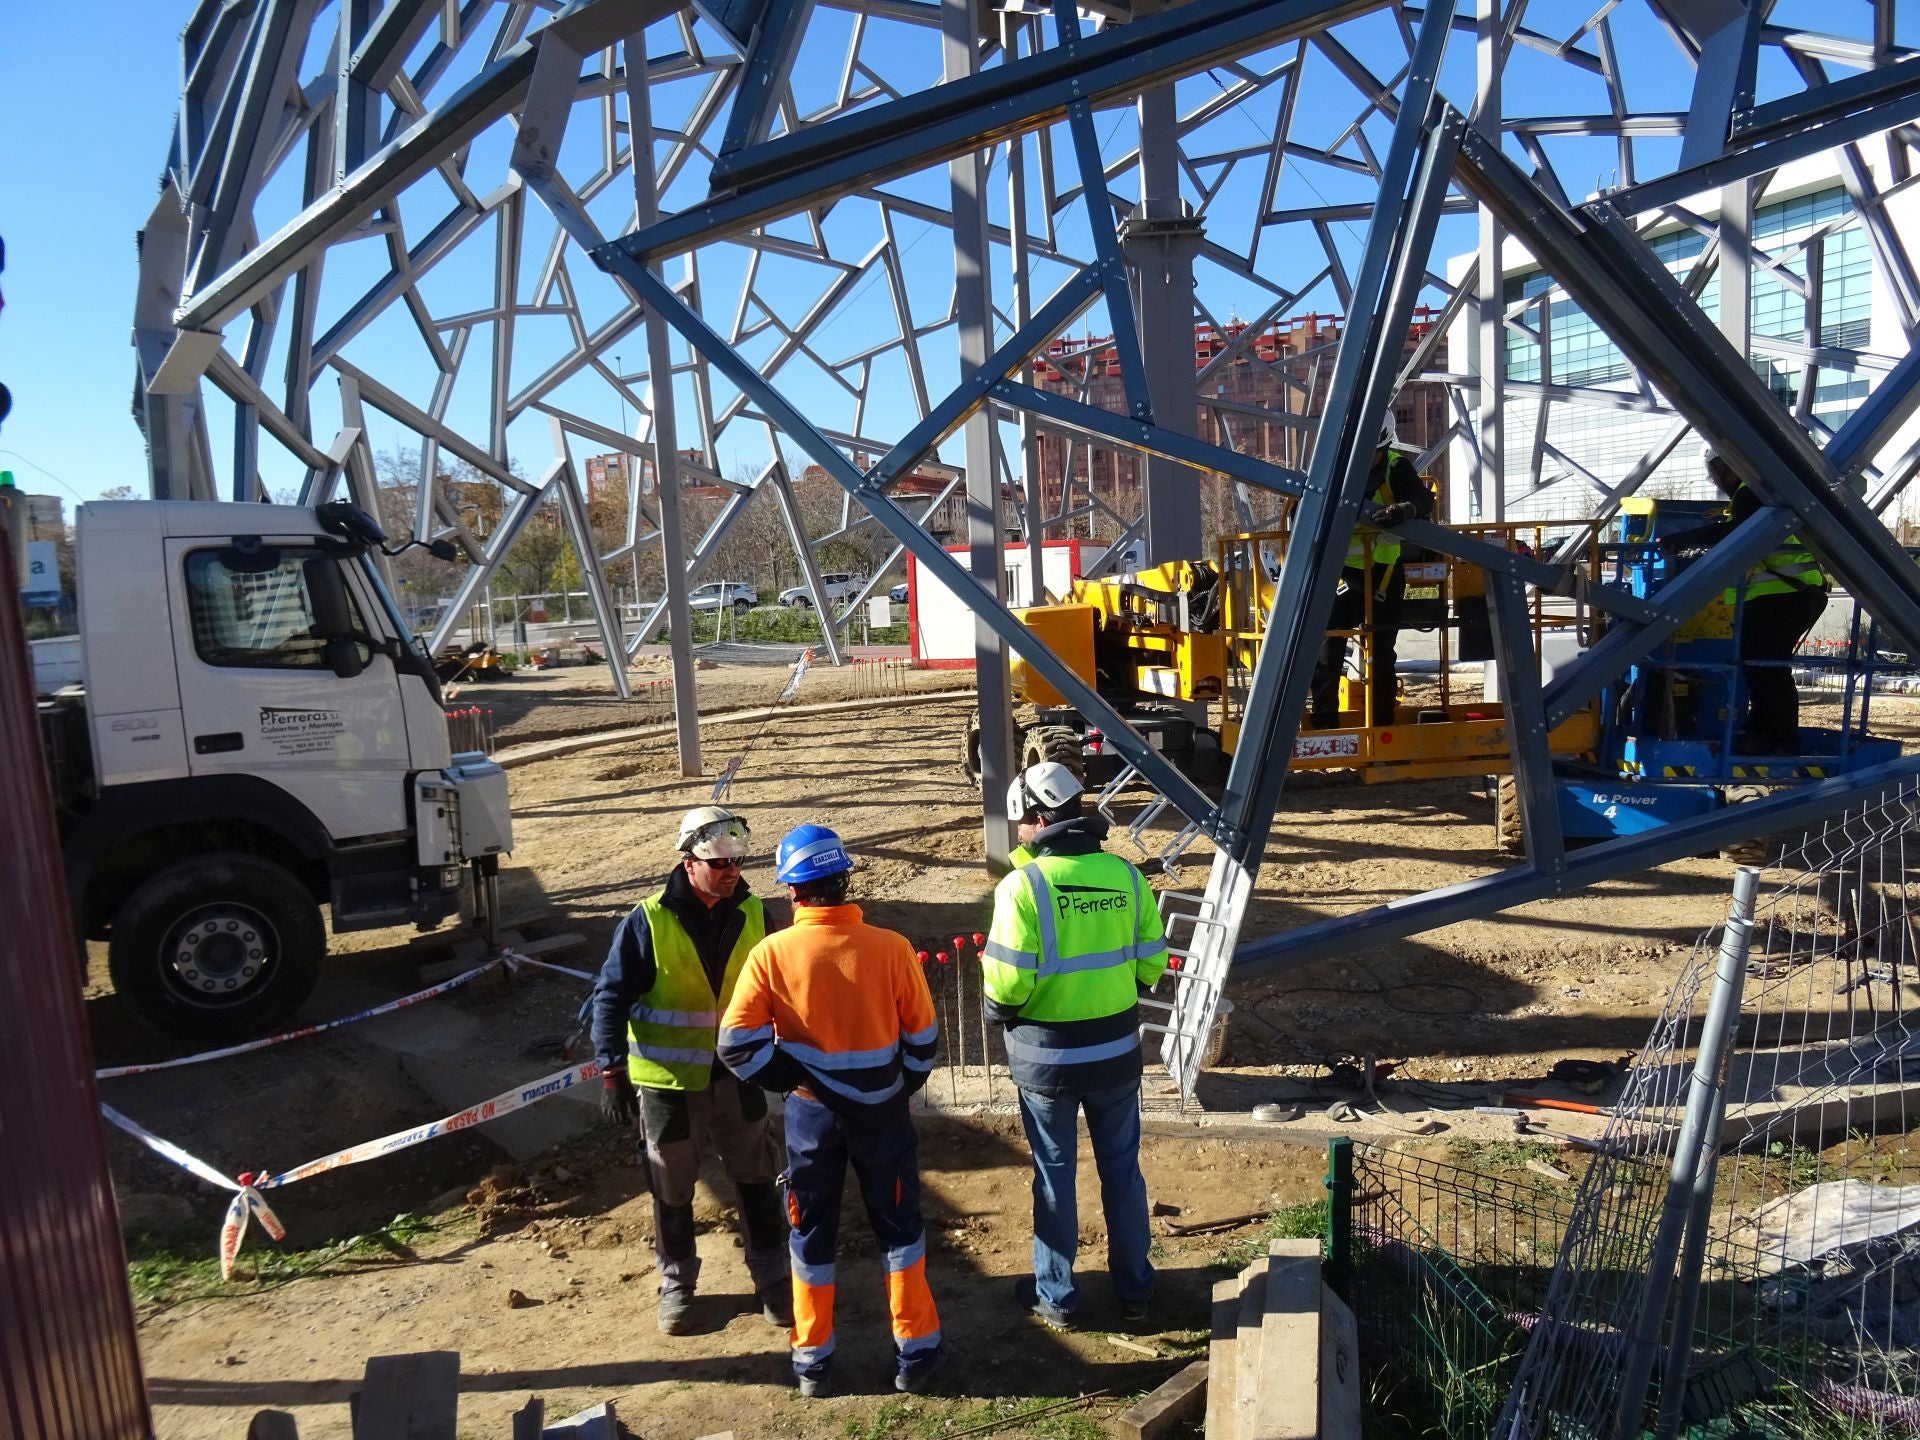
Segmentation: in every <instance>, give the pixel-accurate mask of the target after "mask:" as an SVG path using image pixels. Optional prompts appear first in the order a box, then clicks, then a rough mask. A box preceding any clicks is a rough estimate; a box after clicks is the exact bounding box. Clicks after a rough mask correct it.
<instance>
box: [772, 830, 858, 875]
mask: <svg viewBox="0 0 1920 1440" xmlns="http://www.w3.org/2000/svg"><path fill="white" fill-rule="evenodd" d="M773 862H774V871H773V875H774V878H775V879H776V880H778V881H779V882H780V883H781V884H782V885H804V884H806V883H807V881H809V880H824V879H826V878H827V877H828V876H829V875H838V874H840V873H841V871H843V870H851V869H852V868H853V861H851V860H849V859H848V858H847V847H846V846H844V845H842V844H841V843H840V837H839V836H838V835H836V834H834V833H833V831H831V830H829V829H828V828H827V827H826V826H824V825H796V826H795V827H794V828H793V829H791V830H789V831H788V832H787V833H786V834H784V835H782V836H781V837H780V844H779V846H778V847H777V848H776V849H775V850H774V852H773Z"/></svg>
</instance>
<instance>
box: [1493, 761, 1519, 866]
mask: <svg viewBox="0 0 1920 1440" xmlns="http://www.w3.org/2000/svg"><path fill="white" fill-rule="evenodd" d="M1493 848H1494V849H1495V850H1496V851H1497V852H1499V853H1500V854H1502V855H1524V854H1526V853H1527V837H1526V835H1525V834H1524V833H1523V832H1522V830H1521V828H1520V787H1519V785H1518V784H1517V783H1516V782H1515V781H1514V778H1513V776H1511V775H1502V776H1500V777H1499V783H1498V784H1497V785H1496V786H1495V787H1494V792H1493Z"/></svg>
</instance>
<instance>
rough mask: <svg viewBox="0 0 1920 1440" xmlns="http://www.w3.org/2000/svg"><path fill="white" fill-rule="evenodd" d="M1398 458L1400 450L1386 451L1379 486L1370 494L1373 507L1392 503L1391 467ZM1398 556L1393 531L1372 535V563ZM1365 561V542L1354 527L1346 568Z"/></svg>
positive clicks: (1390, 561) (1348, 548)
mask: <svg viewBox="0 0 1920 1440" xmlns="http://www.w3.org/2000/svg"><path fill="white" fill-rule="evenodd" d="M1399 460H1400V452H1399V451H1398V450H1389V451H1387V463H1386V467H1385V468H1384V469H1383V470H1382V471H1381V472H1380V488H1379V489H1378V490H1375V491H1374V492H1373V495H1372V496H1371V499H1372V502H1373V504H1374V506H1375V508H1384V507H1386V506H1388V505H1391V504H1393V482H1392V478H1391V477H1392V475H1393V467H1394V466H1395V465H1396V464H1398V463H1399ZM1399 558H1400V542H1399V541H1398V540H1397V539H1395V538H1394V536H1393V532H1392V531H1389V530H1382V531H1380V532H1378V533H1377V534H1376V535H1375V536H1374V537H1373V563H1374V564H1376V565H1391V564H1393V562H1394V561H1396V560H1398V559H1399ZM1366 563H1367V542H1366V541H1365V540H1364V539H1362V538H1361V535H1360V531H1359V528H1358V527H1355V529H1354V532H1353V538H1352V539H1351V540H1349V541H1347V568H1348V569H1350V570H1358V569H1360V568H1361V567H1362V566H1364V565H1365V564H1366Z"/></svg>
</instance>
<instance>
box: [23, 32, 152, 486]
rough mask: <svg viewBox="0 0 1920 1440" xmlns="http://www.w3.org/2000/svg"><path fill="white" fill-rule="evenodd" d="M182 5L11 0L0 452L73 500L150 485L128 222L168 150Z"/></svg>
mask: <svg viewBox="0 0 1920 1440" xmlns="http://www.w3.org/2000/svg"><path fill="white" fill-rule="evenodd" d="M186 13H187V6H186V4H185V3H183V0H121V3H117V4H110V5H81V4H58V5H31V4H28V5H10V6H8V7H7V19H6V27H5V31H6V38H5V42H4V44H0V136H5V137H6V138H5V143H4V144H0V235H4V236H5V237H6V243H7V269H6V273H5V274H4V275H0V286H3V287H4V289H5V293H6V297H7V308H6V311H5V313H4V314H0V381H4V382H5V383H6V385H7V387H8V388H9V389H10V390H12V391H13V414H12V415H11V416H10V417H9V418H8V419H7V420H6V421H5V422H4V423H0V468H7V469H11V470H12V471H13V472H14V474H15V475H16V476H17V477H18V478H19V482H20V485H21V487H22V488H23V489H29V490H35V491H40V492H43V493H49V494H53V493H57V494H60V495H63V496H65V497H66V498H67V499H68V500H69V501H72V500H74V499H76V498H82V497H84V498H87V499H91V498H92V497H94V496H95V495H98V494H99V493H100V492H101V491H102V490H105V489H108V488H110V487H112V486H115V485H132V486H134V488H135V489H136V490H139V491H142V492H144V490H145V486H146V470H147V466H146V450H145V447H144V445H143V444H142V442H141V438H140V431H139V429H138V428H137V427H136V426H135V425H134V422H133V416H132V414H131V412H130V410H129V408H128V406H129V401H130V400H131V397H132V395H133V375H134V369H133V347H132V345H131V343H130V340H129V336H130V335H131V333H132V325H133V292H134V251H133V236H134V232H135V231H136V230H138V229H139V228H140V225H141V223H142V222H143V221H144V220H145V219H146V217H147V214H148V212H150V211H151V210H152V208H153V202H154V198H155V196H156V194H157V193H158V183H159V177H160V172H161V170H162V168H163V167H164V164H165V161H166V147H167V137H168V135H169V133H170V127H171V125H172V121H173V112H174V108H175V106H176V104H177V103H178V98H179V96H178V83H179V82H178V75H179V68H180V47H179V31H180V26H181V25H182V23H184V21H185V19H186ZM5 452H12V453H5ZM22 457H25V461H31V462H32V463H31V464H29V463H25V462H24V461H23V459H22ZM34 465H40V466H44V467H45V468H46V469H47V470H50V471H52V472H53V473H54V474H56V475H58V476H60V477H61V479H63V480H65V481H66V482H67V484H66V485H65V486H62V485H59V484H56V483H55V482H54V481H53V480H51V479H49V478H48V477H47V476H46V475H45V474H43V473H41V471H39V470H36V469H35V468H34Z"/></svg>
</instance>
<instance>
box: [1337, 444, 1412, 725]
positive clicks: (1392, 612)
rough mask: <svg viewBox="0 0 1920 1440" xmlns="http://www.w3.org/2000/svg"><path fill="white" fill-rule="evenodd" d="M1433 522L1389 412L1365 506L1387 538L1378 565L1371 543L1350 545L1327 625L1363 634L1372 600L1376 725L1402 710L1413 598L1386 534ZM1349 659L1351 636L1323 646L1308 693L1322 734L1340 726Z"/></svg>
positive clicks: (1357, 539)
mask: <svg viewBox="0 0 1920 1440" xmlns="http://www.w3.org/2000/svg"><path fill="white" fill-rule="evenodd" d="M1432 515H1433V492H1432V491H1430V490H1428V489H1427V487H1426V486H1425V485H1422V484H1421V483H1420V472H1419V471H1417V470H1415V469H1414V468H1413V462H1412V461H1411V460H1410V459H1408V458H1407V456H1406V454H1405V452H1403V451H1402V450H1401V449H1400V433H1399V429H1398V427H1396V426H1395V424H1394V422H1393V411H1392V410H1388V411H1387V419H1386V424H1385V425H1384V426H1382V427H1381V431H1380V444H1379V446H1378V447H1377V448H1376V449H1375V450H1374V452H1373V469H1372V471H1371V473H1370V474H1369V475H1368V476H1367V498H1366V500H1365V501H1364V502H1362V504H1361V507H1360V519H1361V521H1362V522H1363V523H1365V524H1367V525H1370V526H1373V527H1375V528H1376V529H1377V530H1378V531H1380V532H1382V533H1377V534H1375V535H1374V536H1373V550H1372V563H1371V564H1369V563H1368V550H1367V539H1366V537H1365V536H1364V535H1362V534H1361V532H1360V531H1359V530H1358V529H1357V528H1356V529H1355V530H1354V533H1353V538H1352V539H1351V540H1349V541H1348V543H1347V563H1346V565H1345V567H1344V568H1343V569H1342V571H1341V573H1340V588H1339V589H1338V590H1336V591H1335V592H1334V596H1333V613H1332V614H1331V615H1330V616H1328V618H1327V629H1328V630H1330V631H1335V632H1338V631H1343V630H1357V629H1359V628H1360V627H1361V626H1362V625H1367V624H1368V623H1369V622H1368V619H1367V594H1368V591H1369V590H1371V591H1372V594H1373V618H1372V621H1371V624H1370V630H1369V633H1370V634H1371V636H1372V640H1373V643H1372V645H1371V646H1370V647H1369V654H1370V655H1371V657H1372V658H1371V660H1370V661H1369V666H1368V669H1369V674H1368V677H1367V678H1368V682H1369V684H1368V689H1369V693H1370V694H1371V695H1372V697H1373V717H1372V721H1373V724H1375V725H1391V724H1393V723H1394V711H1395V708H1396V707H1397V706H1398V704H1399V694H1400V691H1399V682H1398V681H1397V680H1396V679H1395V678H1394V673H1393V672H1394V666H1395V665H1396V664H1397V663H1398V661H1399V658H1400V656H1399V639H1400V612H1401V608H1402V607H1403V605H1404V604H1405V602H1406V597H1407V575H1406V571H1405V570H1404V569H1403V568H1402V567H1401V564H1400V542H1399V541H1398V540H1396V539H1395V538H1394V537H1393V536H1392V535H1390V534H1387V533H1384V532H1386V531H1388V530H1391V529H1392V527H1394V526H1395V525H1398V524H1400V523H1401V522H1403V521H1406V520H1412V519H1416V518H1417V519H1421V520H1426V519H1429V518H1431V516H1432ZM1346 660H1347V637H1346V636H1345V635H1343V634H1338V633H1335V634H1330V635H1328V636H1327V639H1326V643H1325V644H1323V645H1322V646H1321V647H1320V660H1319V663H1318V664H1316V665H1315V666H1314V668H1313V681H1312V684H1311V687H1310V689H1309V692H1308V693H1309V694H1310V695H1311V697H1312V712H1311V720H1310V723H1311V724H1312V726H1313V728H1314V729H1316V730H1330V729H1332V728H1333V727H1334V726H1336V725H1338V724H1339V723H1340V672H1341V670H1342V669H1343V668H1344V667H1345V665H1346Z"/></svg>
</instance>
